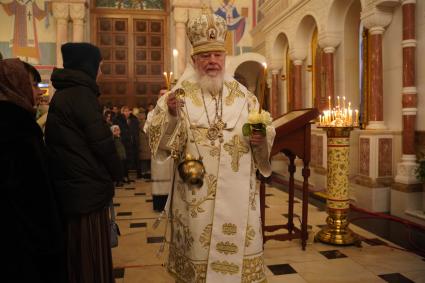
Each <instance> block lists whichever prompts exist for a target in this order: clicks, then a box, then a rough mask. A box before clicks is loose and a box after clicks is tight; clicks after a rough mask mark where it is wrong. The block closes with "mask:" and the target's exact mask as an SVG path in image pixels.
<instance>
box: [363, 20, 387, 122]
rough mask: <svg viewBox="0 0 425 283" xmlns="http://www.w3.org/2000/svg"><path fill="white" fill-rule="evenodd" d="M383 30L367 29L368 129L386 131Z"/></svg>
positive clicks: (378, 27) (380, 28) (379, 28)
mask: <svg viewBox="0 0 425 283" xmlns="http://www.w3.org/2000/svg"><path fill="white" fill-rule="evenodd" d="M384 31H385V29H384V28H383V27H380V26H375V27H372V28H370V29H369V35H370V37H369V39H370V52H371V56H370V110H369V117H370V119H369V125H368V126H367V128H368V129H386V126H385V124H384V101H383V80H382V34H383V33H384Z"/></svg>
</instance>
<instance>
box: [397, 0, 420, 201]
mask: <svg viewBox="0 0 425 283" xmlns="http://www.w3.org/2000/svg"><path fill="white" fill-rule="evenodd" d="M402 5H403V6H402V11H403V41H402V48H403V74H402V76H403V78H402V79H403V89H402V107H403V109H402V113H403V139H402V150H403V155H402V158H401V162H400V163H399V164H398V165H397V176H396V178H395V180H396V182H399V183H402V184H414V183H417V180H416V177H415V176H414V174H413V172H414V171H415V168H416V166H417V164H416V155H415V124H416V115H417V111H418V110H417V105H418V101H417V100H418V98H417V89H416V83H415V77H416V73H415V69H416V66H415V53H416V36H415V13H416V1H414V0H413V1H412V0H405V1H403V3H402ZM424 206H425V204H424Z"/></svg>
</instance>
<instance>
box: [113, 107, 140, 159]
mask: <svg viewBox="0 0 425 283" xmlns="http://www.w3.org/2000/svg"><path fill="white" fill-rule="evenodd" d="M113 123H114V124H115V125H118V126H119V127H120V130H121V142H122V143H123V145H124V147H125V151H126V154H127V159H129V160H131V161H132V162H134V160H136V159H137V158H138V156H139V153H138V151H139V143H140V141H139V119H137V117H136V116H134V115H133V114H130V116H129V117H128V122H127V119H126V118H125V116H124V115H123V114H120V115H118V116H117V117H115V119H114V121H113Z"/></svg>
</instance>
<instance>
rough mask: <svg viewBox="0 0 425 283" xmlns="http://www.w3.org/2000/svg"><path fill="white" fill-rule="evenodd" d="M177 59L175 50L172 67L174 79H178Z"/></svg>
mask: <svg viewBox="0 0 425 283" xmlns="http://www.w3.org/2000/svg"><path fill="white" fill-rule="evenodd" d="M178 57H179V51H178V50H177V49H175V48H174V49H173V67H174V77H175V78H176V79H178V78H179V69H178V67H179V65H178Z"/></svg>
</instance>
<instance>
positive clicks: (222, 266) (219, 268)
mask: <svg viewBox="0 0 425 283" xmlns="http://www.w3.org/2000/svg"><path fill="white" fill-rule="evenodd" d="M211 268H212V270H214V271H215V272H219V273H222V274H229V275H232V274H236V273H238V272H239V266H237V265H236V264H234V263H232V262H228V261H226V260H224V261H214V262H212V263H211Z"/></svg>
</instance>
